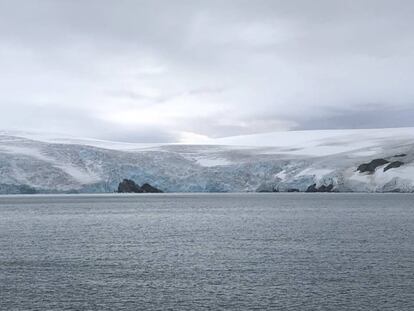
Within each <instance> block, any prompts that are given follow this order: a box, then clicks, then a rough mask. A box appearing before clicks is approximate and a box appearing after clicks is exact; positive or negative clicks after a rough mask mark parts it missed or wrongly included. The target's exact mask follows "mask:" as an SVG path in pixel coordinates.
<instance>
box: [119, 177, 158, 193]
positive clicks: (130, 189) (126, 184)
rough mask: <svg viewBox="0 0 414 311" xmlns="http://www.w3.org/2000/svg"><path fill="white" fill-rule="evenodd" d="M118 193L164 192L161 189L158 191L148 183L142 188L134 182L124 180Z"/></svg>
mask: <svg viewBox="0 0 414 311" xmlns="http://www.w3.org/2000/svg"><path fill="white" fill-rule="evenodd" d="M118 192H119V193H160V192H162V191H161V190H160V189H157V188H155V187H153V186H151V185H150V184H148V183H145V184H143V185H142V187H140V186H139V185H137V184H136V183H135V182H134V181H133V180H130V179H124V180H123V181H122V182H120V183H119V185H118Z"/></svg>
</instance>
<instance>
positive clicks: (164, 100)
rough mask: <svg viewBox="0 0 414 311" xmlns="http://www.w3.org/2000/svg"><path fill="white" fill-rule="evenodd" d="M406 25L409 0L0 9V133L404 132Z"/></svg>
mask: <svg viewBox="0 0 414 311" xmlns="http://www.w3.org/2000/svg"><path fill="white" fill-rule="evenodd" d="M413 14H414V2H412V1H409V0H406V1H398V0H397V1H395V0H394V1H391V0H389V1H381V0H361V1H332V0H329V1H328V0H326V1H322V0H318V1H306V0H302V1H299V0H296V1H295V0H293V1H277V0H257V1H248V0H238V1H231V0H221V1H214V0H209V1H207V0H206V1H201V0H177V1H166V0H164V1H159V0H151V1H149V0H146V1H139V0H130V1H129V0H123V1H115V0H112V1H108V0H103V1H97V0H96V1H92V0H85V1H64V0H43V1H36V0H15V1H7V0H0V68H1V74H0V108H1V110H2V114H1V115H0V122H1V124H2V127H3V128H6V129H19V130H22V129H23V130H39V131H54V132H61V133H67V134H73V135H82V136H93V137H97V138H104V139H116V140H124V141H137V142H139V141H143V142H177V141H192V140H194V141H197V140H200V139H202V138H203V137H228V136H233V135H245V134H250V133H261V132H270V131H279V130H293V129H327V128H368V127H398V126H414V118H412V116H414V88H413V87H412V81H413V80H414V40H412V38H413V37H414V30H413V29H414V19H413V18H412V16H413Z"/></svg>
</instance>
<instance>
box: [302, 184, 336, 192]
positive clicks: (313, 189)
mask: <svg viewBox="0 0 414 311" xmlns="http://www.w3.org/2000/svg"><path fill="white" fill-rule="evenodd" d="M333 190H334V185H332V184H330V185H327V186H325V185H322V186H320V187H319V188H318V187H316V184H313V185H310V186H309V187H308V189H306V192H332V191H333Z"/></svg>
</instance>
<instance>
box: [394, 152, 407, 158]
mask: <svg viewBox="0 0 414 311" xmlns="http://www.w3.org/2000/svg"><path fill="white" fill-rule="evenodd" d="M406 156H407V154H405V153H400V154H396V155H395V156H394V158H403V157H406Z"/></svg>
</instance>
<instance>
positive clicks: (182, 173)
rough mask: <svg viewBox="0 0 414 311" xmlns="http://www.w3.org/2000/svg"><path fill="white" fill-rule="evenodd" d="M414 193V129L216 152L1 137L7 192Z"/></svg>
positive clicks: (275, 137) (312, 135) (238, 141)
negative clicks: (148, 188) (136, 187)
mask: <svg viewBox="0 0 414 311" xmlns="http://www.w3.org/2000/svg"><path fill="white" fill-rule="evenodd" d="M124 178H128V179H132V180H134V181H135V182H136V183H138V184H143V183H150V184H151V185H154V186H155V187H157V188H159V189H162V190H163V191H166V192H216V191H219V192H239V191H318V190H319V191H330V190H333V191H340V192H345V191H358V192H390V191H394V192H413V191H414V128H399V129H378V130H335V131H303V132H278V133H270V134H258V135H251V136H240V137H233V138H226V139H218V140H214V141H211V144H209V145H181V144H169V145H141V144H128V143H114V142H108V141H99V140H92V139H77V138H56V137H51V136H45V135H43V136H42V135H37V134H36V135H34V134H30V133H11V132H2V133H0V193H30V192H45V193H50V192H52V193H53V192H113V191H114V190H115V189H116V188H117V186H118V183H119V182H120V181H121V180H122V179H124Z"/></svg>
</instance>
